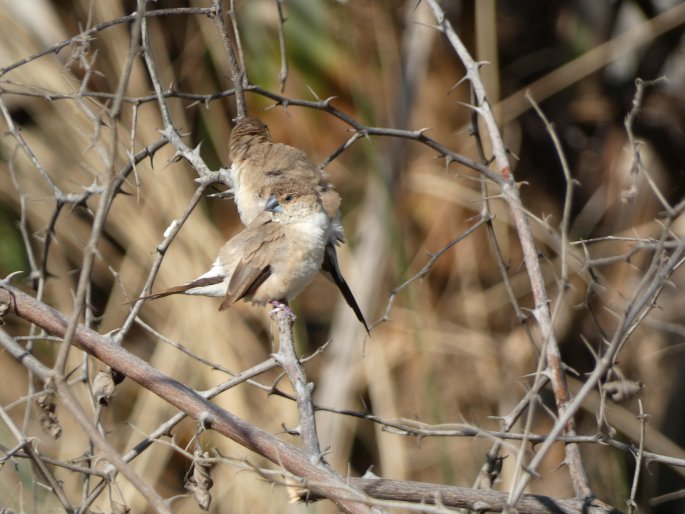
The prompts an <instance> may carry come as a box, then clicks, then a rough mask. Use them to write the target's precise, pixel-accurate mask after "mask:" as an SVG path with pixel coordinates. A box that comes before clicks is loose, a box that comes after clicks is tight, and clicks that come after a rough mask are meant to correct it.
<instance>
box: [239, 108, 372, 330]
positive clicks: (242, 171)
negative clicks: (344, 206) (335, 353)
mask: <svg viewBox="0 0 685 514" xmlns="http://www.w3.org/2000/svg"><path fill="white" fill-rule="evenodd" d="M229 156H230V158H231V160H232V161H233V164H232V167H231V181H232V192H233V196H234V199H235V203H236V205H237V207H238V213H239V214H240V219H241V221H242V222H243V223H244V224H245V225H248V224H250V223H251V222H252V220H254V219H255V218H256V217H257V216H259V214H260V213H261V212H262V211H263V210H264V205H265V203H266V200H267V198H268V196H269V194H270V191H271V189H272V188H274V187H276V186H278V185H282V184H288V187H291V186H290V185H293V186H292V187H296V188H297V187H301V188H314V189H315V190H316V191H317V192H318V194H319V196H320V198H321V203H322V206H323V209H324V211H325V212H326V214H327V215H328V217H329V219H330V222H331V224H332V227H333V230H332V232H331V237H330V239H329V241H328V244H327V245H326V248H325V252H324V259H323V264H322V268H321V271H322V272H323V273H324V275H326V276H327V277H328V278H329V279H330V280H331V281H333V283H335V284H336V286H337V287H338V289H339V290H340V292H341V293H342V295H343V297H344V298H345V301H346V302H347V304H348V305H349V306H350V307H351V308H352V310H353V311H354V313H355V315H356V316H357V319H359V321H360V322H361V323H362V324H363V325H364V328H365V329H366V331H367V332H368V331H369V327H368V325H367V324H366V320H365V319H364V314H363V313H362V311H361V309H360V308H359V305H358V304H357V301H356V299H355V298H354V295H353V294H352V291H351V290H350V288H349V286H348V285H347V282H346V281H345V278H344V277H343V275H342V273H341V271H340V266H339V265H338V256H337V252H336V248H335V247H336V244H338V243H342V242H344V241H345V232H344V230H343V226H342V223H341V221H340V202H341V199H340V195H339V194H338V193H337V192H336V191H335V190H334V189H333V187H332V186H331V184H330V183H329V182H328V180H327V179H326V176H325V175H324V173H322V172H321V170H319V169H318V168H317V167H316V166H315V165H314V164H313V163H312V162H311V161H310V160H309V159H308V158H307V155H306V154H305V153H304V152H303V151H301V150H298V149H297V148H294V147H292V146H289V145H285V144H281V143H274V142H273V141H272V139H271V134H270V133H269V129H268V127H267V126H266V125H265V124H264V123H262V122H261V121H259V120H258V119H255V118H242V119H240V120H238V121H237V122H236V125H235V127H233V130H232V131H231V136H230V140H229Z"/></svg>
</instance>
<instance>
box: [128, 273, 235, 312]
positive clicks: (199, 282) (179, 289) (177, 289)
mask: <svg viewBox="0 0 685 514" xmlns="http://www.w3.org/2000/svg"><path fill="white" fill-rule="evenodd" d="M223 280H224V277H221V276H215V277H201V278H198V279H196V280H193V281H192V282H188V283H187V284H183V285H180V286H174V287H170V288H169V289H163V290H162V291H157V292H156V293H150V294H146V295H143V296H139V297H138V298H135V299H133V300H131V301H129V302H126V303H125V304H124V305H128V304H131V303H135V302H137V301H138V300H156V299H157V298H164V297H165V296H169V295H172V294H179V293H185V292H186V291H188V290H189V289H194V288H196V287H203V286H211V285H214V284H218V283H219V282H222V281H223Z"/></svg>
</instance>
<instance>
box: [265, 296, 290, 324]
mask: <svg viewBox="0 0 685 514" xmlns="http://www.w3.org/2000/svg"><path fill="white" fill-rule="evenodd" d="M269 303H270V304H271V305H273V306H274V308H273V309H271V310H270V311H269V315H270V316H271V317H272V318H273V317H274V316H275V315H276V314H278V312H279V311H284V312H286V313H288V316H290V319H291V320H293V321H295V320H296V319H297V316H295V313H294V312H293V310H292V309H291V308H290V307H288V305H286V304H285V303H283V302H279V301H278V300H270V301H269Z"/></svg>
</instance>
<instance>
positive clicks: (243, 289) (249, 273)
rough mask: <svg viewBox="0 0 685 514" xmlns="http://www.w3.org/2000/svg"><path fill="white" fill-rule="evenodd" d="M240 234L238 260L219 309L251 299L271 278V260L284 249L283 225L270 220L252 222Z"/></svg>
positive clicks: (285, 246) (260, 219) (277, 256)
mask: <svg viewBox="0 0 685 514" xmlns="http://www.w3.org/2000/svg"><path fill="white" fill-rule="evenodd" d="M242 234H243V235H244V237H242V238H241V245H240V246H241V248H240V250H239V252H240V257H239V260H238V262H237V263H236V265H235V268H234V270H233V273H232V274H231V279H230V281H229V282H228V291H227V292H226V297H225V298H224V300H223V301H222V302H221V305H220V306H219V310H224V309H228V308H229V307H230V306H231V305H233V304H234V303H235V302H237V301H238V300H240V299H242V298H249V297H251V296H252V295H253V294H254V293H255V291H256V290H257V289H258V288H259V286H260V285H262V284H263V283H264V281H265V280H266V279H268V278H269V277H270V276H271V272H272V267H271V266H272V264H273V262H274V260H276V259H280V258H281V256H282V255H283V253H284V252H285V251H286V249H287V241H286V238H285V232H284V230H283V225H281V224H279V223H273V222H271V221H270V218H269V221H266V222H265V221H263V217H260V218H258V219H256V220H255V221H254V222H253V223H250V225H249V227H248V228H247V229H246V230H245V231H243V233H242ZM274 300H278V298H274Z"/></svg>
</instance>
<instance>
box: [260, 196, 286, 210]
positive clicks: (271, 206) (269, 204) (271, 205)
mask: <svg viewBox="0 0 685 514" xmlns="http://www.w3.org/2000/svg"><path fill="white" fill-rule="evenodd" d="M264 208H265V209H266V210H267V211H269V212H283V207H281V204H280V203H278V200H276V197H275V196H274V195H271V196H270V197H269V199H268V200H267V201H266V206H265V207H264Z"/></svg>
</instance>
